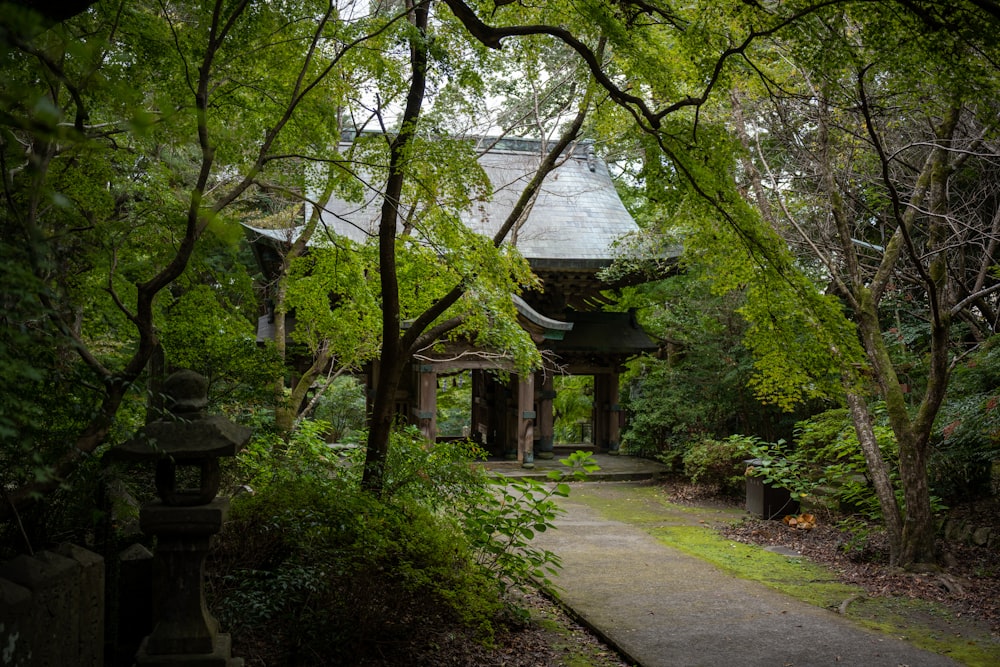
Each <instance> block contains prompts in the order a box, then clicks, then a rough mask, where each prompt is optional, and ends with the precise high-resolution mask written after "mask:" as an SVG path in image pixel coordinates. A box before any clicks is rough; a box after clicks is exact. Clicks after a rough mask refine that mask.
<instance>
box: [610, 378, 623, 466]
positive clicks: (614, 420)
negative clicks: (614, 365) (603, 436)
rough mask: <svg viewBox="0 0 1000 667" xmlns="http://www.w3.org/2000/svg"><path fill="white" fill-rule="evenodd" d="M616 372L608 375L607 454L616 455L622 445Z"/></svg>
mask: <svg viewBox="0 0 1000 667" xmlns="http://www.w3.org/2000/svg"><path fill="white" fill-rule="evenodd" d="M620 400H621V399H620V394H619V377H618V370H617V369H615V370H613V371H611V372H610V373H608V453H609V454H617V453H618V450H619V448H620V447H621V444H622V417H624V414H623V412H622V406H621V405H620V403H619V401H620Z"/></svg>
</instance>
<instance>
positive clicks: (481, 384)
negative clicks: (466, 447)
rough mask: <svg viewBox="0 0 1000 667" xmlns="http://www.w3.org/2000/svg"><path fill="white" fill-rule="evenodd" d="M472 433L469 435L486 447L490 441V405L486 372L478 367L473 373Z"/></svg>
mask: <svg viewBox="0 0 1000 667" xmlns="http://www.w3.org/2000/svg"><path fill="white" fill-rule="evenodd" d="M471 375H472V392H471V393H472V408H471V410H470V414H471V418H472V433H470V434H469V437H471V438H472V440H473V441H474V442H476V443H478V444H479V445H481V446H483V447H486V446H487V442H489V428H490V427H489V424H490V406H489V402H488V400H487V390H486V380H487V378H486V373H485V372H484V371H482V370H479V369H476V370H473V371H472V373H471Z"/></svg>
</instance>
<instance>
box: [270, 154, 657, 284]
mask: <svg viewBox="0 0 1000 667" xmlns="http://www.w3.org/2000/svg"><path fill="white" fill-rule="evenodd" d="M540 151H541V146H540V144H539V142H537V141H531V140H515V141H505V142H502V143H500V144H498V146H497V147H495V148H493V149H492V150H490V151H488V152H484V153H482V154H481V155H480V157H479V162H480V164H481V165H482V166H483V169H484V171H485V172H486V174H487V176H488V177H489V179H490V182H491V184H492V185H493V189H494V193H493V195H492V197H491V198H490V199H489V200H484V201H477V202H475V203H474V204H473V206H472V207H471V208H470V209H469V210H468V211H466V214H465V215H464V216H463V221H464V222H465V224H466V225H467V226H468V227H469V228H470V229H472V230H474V231H476V232H479V233H481V234H484V235H487V236H490V237H492V236H493V235H494V234H495V232H496V231H497V230H498V229H499V228H500V225H501V224H502V223H503V222H504V220H505V219H506V217H507V215H508V213H509V212H510V211H511V210H512V209H513V207H514V204H515V202H516V201H517V199H518V198H519V197H520V196H521V193H522V191H523V190H524V187H525V185H526V184H527V183H528V181H529V180H530V179H531V177H532V176H533V175H534V173H535V170H536V169H537V168H538V164H539V162H540ZM372 185H373V186H375V183H372ZM378 194H379V193H378V192H377V190H375V189H374V187H371V188H369V190H368V192H367V193H366V196H365V202H364V203H361V204H358V203H352V202H347V201H344V200H341V199H337V198H334V199H333V200H331V201H330V202H328V204H327V206H326V212H324V214H323V216H322V222H323V224H324V225H325V226H326V228H327V229H328V230H330V231H332V232H334V233H336V234H338V235H341V236H345V237H347V238H350V239H353V240H356V241H361V240H363V239H365V238H366V237H370V236H374V235H375V234H377V230H378V219H379V209H380V205H381V198H380V197H379V196H378ZM637 230H638V226H637V225H636V223H635V221H634V220H633V219H632V216H631V215H629V213H628V211H627V210H625V206H624V205H623V204H622V202H621V200H620V199H619V198H618V193H617V192H616V191H615V187H614V184H613V183H612V181H611V176H610V174H609V173H608V168H607V165H605V163H604V162H603V161H602V160H601V159H600V158H597V157H596V156H594V155H593V151H592V150H591V147H590V146H588V145H586V144H581V145H579V146H577V147H576V150H574V152H573V154H572V155H571V156H569V157H567V158H565V159H564V160H563V161H562V162H561V164H559V166H558V167H557V168H556V169H555V170H554V171H553V172H552V173H550V174H549V175H548V177H547V178H546V179H545V182H544V183H543V184H542V188H541V191H540V192H539V194H538V196H537V198H536V200H535V202H534V205H533V206H532V208H531V211H530V213H529V214H528V217H527V219H526V221H525V222H524V223H522V224H521V225H520V227H519V228H518V230H517V236H516V245H517V247H518V249H519V250H520V252H521V254H522V255H523V256H524V257H525V258H526V259H528V260H529V261H531V264H532V265H533V266H535V267H536V268H537V267H544V266H553V267H555V266H567V265H570V266H576V267H577V268H591V269H592V268H596V267H598V266H601V265H604V264H607V263H609V262H610V260H611V259H613V258H614V257H615V254H614V250H613V244H614V242H615V241H616V240H617V239H619V238H620V237H622V236H624V235H626V234H628V233H630V232H635V231H637ZM254 231H257V232H258V233H260V234H261V235H263V236H268V237H271V238H274V239H275V240H278V241H286V240H287V239H288V238H289V230H284V231H280V230H262V229H254ZM509 238H510V237H508V239H509Z"/></svg>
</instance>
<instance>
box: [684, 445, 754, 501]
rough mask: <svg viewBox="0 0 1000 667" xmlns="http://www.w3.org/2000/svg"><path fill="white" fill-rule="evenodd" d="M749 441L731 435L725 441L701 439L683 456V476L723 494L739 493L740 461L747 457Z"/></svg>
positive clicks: (744, 468) (742, 467) (742, 470)
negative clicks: (712, 487)
mask: <svg viewBox="0 0 1000 667" xmlns="http://www.w3.org/2000/svg"><path fill="white" fill-rule="evenodd" d="M752 442H753V439H752V438H749V437H748V436H742V435H732V436H730V437H728V438H726V439H725V440H713V439H711V438H703V439H701V440H699V441H697V442H696V443H694V444H693V445H691V446H690V447H689V448H688V450H687V452H686V453H685V454H684V457H683V462H684V474H685V475H687V476H688V477H689V478H690V479H691V481H692V482H694V483H696V484H697V483H701V484H710V485H713V486H715V487H717V488H718V489H719V490H720V491H721V492H723V493H729V494H735V493H738V492H740V491H742V490H743V474H744V471H745V470H746V465H745V463H744V461H745V460H746V459H747V457H748V456H749V455H750V445H751V444H752Z"/></svg>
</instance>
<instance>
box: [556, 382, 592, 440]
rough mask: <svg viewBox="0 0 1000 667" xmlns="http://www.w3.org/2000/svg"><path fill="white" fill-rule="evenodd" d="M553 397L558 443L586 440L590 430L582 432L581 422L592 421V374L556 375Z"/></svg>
mask: <svg viewBox="0 0 1000 667" xmlns="http://www.w3.org/2000/svg"><path fill="white" fill-rule="evenodd" d="M553 385H554V387H555V392H556V397H555V398H554V399H552V410H553V413H554V417H555V426H554V429H555V441H556V442H557V443H576V442H586V439H585V438H586V437H588V436H589V431H585V432H581V429H580V426H581V424H583V425H585V426H588V427H589V425H590V424H591V422H592V417H593V409H594V397H593V393H594V378H593V376H590V375H571V376H556V377H555V378H554V382H553Z"/></svg>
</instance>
